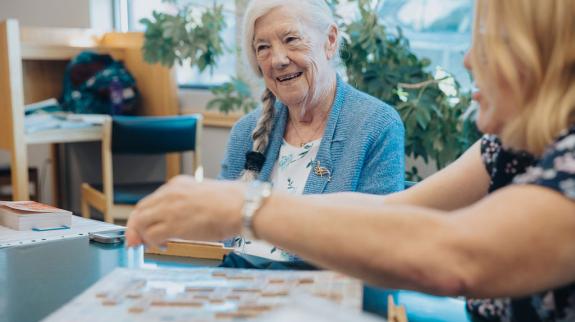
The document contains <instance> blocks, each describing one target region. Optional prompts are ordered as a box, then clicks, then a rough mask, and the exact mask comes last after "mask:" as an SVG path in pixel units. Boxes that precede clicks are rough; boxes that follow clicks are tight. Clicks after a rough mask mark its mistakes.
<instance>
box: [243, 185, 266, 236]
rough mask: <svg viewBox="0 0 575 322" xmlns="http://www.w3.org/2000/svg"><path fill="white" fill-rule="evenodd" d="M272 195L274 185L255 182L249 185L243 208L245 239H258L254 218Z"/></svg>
mask: <svg viewBox="0 0 575 322" xmlns="http://www.w3.org/2000/svg"><path fill="white" fill-rule="evenodd" d="M271 194H272V185H271V183H269V182H263V181H259V180H254V181H252V182H250V183H249V184H248V186H247V189H246V193H245V195H244V205H243V207H242V236H243V237H244V239H248V240H255V239H258V238H257V236H256V235H255V232H254V226H253V221H254V216H255V215H256V213H257V211H258V209H260V207H261V206H262V205H263V203H264V201H265V200H266V199H267V198H268V197H269V196H270V195H271Z"/></svg>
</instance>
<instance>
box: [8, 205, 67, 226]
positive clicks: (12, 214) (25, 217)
mask: <svg viewBox="0 0 575 322" xmlns="http://www.w3.org/2000/svg"><path fill="white" fill-rule="evenodd" d="M71 224H72V212H71V211H68V210H64V209H60V208H56V207H52V206H49V205H45V204H43V203H39V202H36V201H2V202H0V225H2V226H5V227H8V228H11V229H14V230H49V229H60V228H69V227H70V226H71Z"/></svg>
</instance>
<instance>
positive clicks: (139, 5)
mask: <svg viewBox="0 0 575 322" xmlns="http://www.w3.org/2000/svg"><path fill="white" fill-rule="evenodd" d="M116 1H117V2H119V4H118V5H117V6H116V8H117V9H116V13H117V14H119V15H120V17H119V20H120V21H127V23H126V25H127V29H128V30H130V31H143V25H142V24H140V22H139V21H140V20H141V19H143V18H150V17H151V16H152V12H153V11H154V10H156V11H163V12H175V11H176V8H175V6H174V5H173V4H170V3H169V2H166V1H163V0H116ZM124 1H125V7H126V9H125V10H124V11H125V13H123V14H122V10H121V8H122V4H121V3H122V2H124ZM214 2H215V3H217V4H222V5H224V17H225V19H226V24H227V26H226V28H225V29H224V31H223V34H222V37H223V39H224V43H225V45H226V47H227V51H226V52H225V53H224V55H223V56H221V57H220V58H219V60H218V65H217V66H216V67H215V68H214V70H213V72H212V73H210V70H209V69H206V70H204V72H203V73H200V72H199V70H198V69H197V68H195V67H194V68H192V67H190V66H189V65H186V64H185V63H184V65H183V66H176V74H177V80H178V84H180V85H184V86H187V85H188V86H191V87H209V86H214V85H219V84H221V83H223V82H226V81H228V80H229V79H230V77H231V76H233V74H235V73H234V72H233V71H235V68H236V67H235V66H236V54H235V47H236V18H235V4H234V3H235V1H232V0H212V1H205V0H188V1H187V2H186V3H188V4H190V5H191V6H192V13H193V14H196V13H197V14H198V15H200V14H201V13H202V11H203V10H205V9H206V7H210V6H212V4H213V3H214ZM118 26H121V24H117V27H118ZM231 71H232V72H231Z"/></svg>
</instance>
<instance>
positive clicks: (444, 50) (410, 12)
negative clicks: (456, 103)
mask: <svg viewBox="0 0 575 322" xmlns="http://www.w3.org/2000/svg"><path fill="white" fill-rule="evenodd" d="M473 5H474V3H473V0H386V1H385V2H384V5H383V6H382V8H381V11H380V12H381V17H382V18H383V20H384V21H385V22H386V24H387V25H389V26H399V27H401V28H402V29H403V31H404V33H405V36H406V37H407V38H408V39H409V41H410V44H411V48H412V49H413V50H414V51H415V53H416V54H418V55H419V56H421V57H427V58H429V59H431V61H432V66H433V67H434V66H441V67H442V68H443V69H445V70H447V71H448V72H450V73H451V74H453V75H454V77H455V79H457V80H458V81H459V82H460V83H461V85H462V86H463V87H464V88H470V86H471V85H470V81H471V80H470V77H469V74H468V72H467V70H466V69H465V67H463V57H464V55H465V52H466V51H467V50H468V48H469V45H470V44H471V30H472V27H473V24H472V21H473Z"/></svg>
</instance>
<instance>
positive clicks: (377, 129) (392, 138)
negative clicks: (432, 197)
mask: <svg viewBox="0 0 575 322" xmlns="http://www.w3.org/2000/svg"><path fill="white" fill-rule="evenodd" d="M275 109H276V113H275V114H274V120H273V122H274V125H273V129H272V133H271V138H270V143H269V145H268V148H267V150H266V153H265V155H266V161H265V163H264V165H263V168H262V171H261V172H260V174H259V177H258V179H259V180H263V181H269V179H270V176H271V172H272V170H273V167H274V164H275V162H276V160H277V158H278V155H279V151H280V147H281V145H282V142H283V135H284V132H285V127H286V124H287V120H288V108H287V107H286V106H285V105H284V104H283V103H281V102H277V103H276V105H275ZM260 115H261V107H260V108H258V109H256V110H254V111H252V112H251V113H249V114H247V115H245V116H244V117H242V118H241V119H240V120H239V121H238V122H237V123H236V124H235V125H234V127H233V128H232V131H231V134H230V137H229V141H228V146H227V150H226V155H225V157H224V159H223V161H222V168H221V172H220V175H219V179H224V180H235V179H238V178H239V177H240V174H241V172H242V170H243V168H244V163H245V160H246V157H245V154H246V152H248V151H251V150H252V144H253V140H252V138H251V133H252V131H253V129H254V128H255V126H256V122H257V120H258V118H259V116H260ZM403 140H404V128H403V123H402V122H401V119H400V117H399V115H398V114H397V112H396V111H395V109H393V108H392V107H391V106H389V105H387V104H385V103H383V102H382V101H380V100H378V99H376V98H374V97H372V96H369V95H367V94H365V93H362V92H360V91H358V90H356V89H355V88H353V87H351V86H350V85H348V84H346V83H345V82H344V81H343V80H342V79H341V78H340V77H339V76H338V77H337V87H336V93H335V100H334V102H333V105H332V108H331V112H330V115H329V119H328V121H327V126H326V128H325V131H324V134H323V138H322V141H321V144H320V146H319V151H318V153H317V157H316V161H319V162H320V165H321V166H322V167H325V168H327V169H328V170H329V171H330V173H331V178H328V176H325V175H324V176H320V175H318V174H316V173H314V171H313V169H312V170H311V172H310V175H309V176H308V179H307V182H306V185H305V187H304V192H303V193H304V194H318V193H330V192H341V191H358V192H365V193H372V194H386V193H390V192H394V191H400V190H403V186H404V182H403V181H404V171H405V169H404V141H403Z"/></svg>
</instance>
